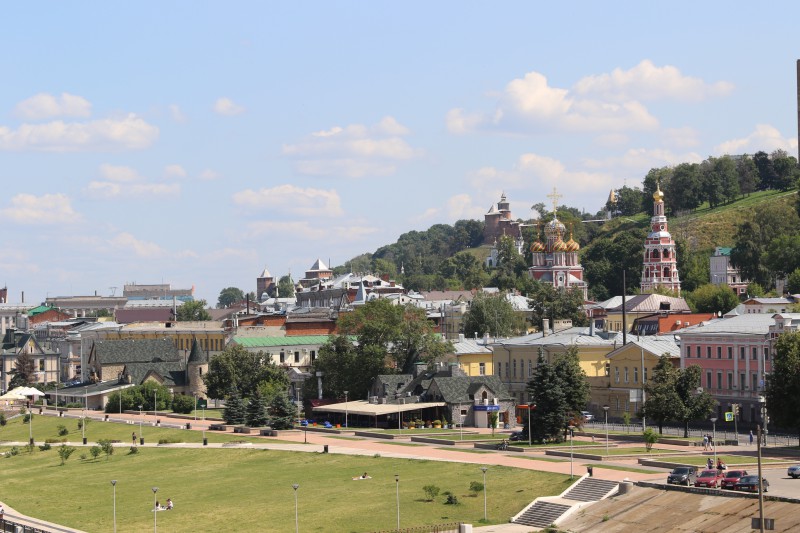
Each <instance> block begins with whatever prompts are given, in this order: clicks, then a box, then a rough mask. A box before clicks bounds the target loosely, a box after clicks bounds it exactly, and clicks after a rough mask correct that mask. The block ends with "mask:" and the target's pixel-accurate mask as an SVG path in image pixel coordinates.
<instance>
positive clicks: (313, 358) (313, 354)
mask: <svg viewBox="0 0 800 533" xmlns="http://www.w3.org/2000/svg"><path fill="white" fill-rule="evenodd" d="M316 360H317V351H316V350H311V361H312V362H313V361H316Z"/></svg>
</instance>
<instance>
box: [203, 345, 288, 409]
mask: <svg viewBox="0 0 800 533" xmlns="http://www.w3.org/2000/svg"><path fill="white" fill-rule="evenodd" d="M203 381H204V382H205V384H206V391H207V394H208V396H209V397H210V398H224V397H225V396H226V395H227V394H228V393H229V391H230V389H231V387H235V388H236V389H237V390H238V391H239V394H241V395H242V396H243V397H245V398H249V397H251V396H252V395H253V393H254V392H255V390H256V389H260V391H261V393H262V394H263V393H265V392H266V389H268V388H271V389H273V390H276V391H277V390H283V391H286V390H287V389H288V387H289V381H288V377H287V376H286V372H285V371H284V370H283V369H282V368H280V367H279V366H278V365H276V364H275V363H274V362H273V361H272V359H271V358H270V357H269V356H267V354H265V353H264V352H262V351H258V352H251V351H249V350H247V349H246V348H244V347H243V346H241V345H239V344H232V345H229V346H228V347H227V348H225V350H223V351H222V352H221V353H219V354H217V355H215V356H214V357H212V358H211V361H210V362H209V365H208V372H206V373H205V375H203Z"/></svg>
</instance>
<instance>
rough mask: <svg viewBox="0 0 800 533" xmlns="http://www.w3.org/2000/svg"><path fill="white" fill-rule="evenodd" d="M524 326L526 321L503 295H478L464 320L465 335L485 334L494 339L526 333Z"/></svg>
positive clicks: (481, 335)
mask: <svg viewBox="0 0 800 533" xmlns="http://www.w3.org/2000/svg"><path fill="white" fill-rule="evenodd" d="M524 326H525V324H524V319H523V318H522V317H521V316H520V315H518V314H517V312H516V311H515V310H514V306H513V305H512V304H511V302H510V301H509V300H508V299H507V298H506V297H505V295H502V294H501V295H496V296H495V295H489V294H485V293H483V292H479V293H477V294H476V295H475V297H474V298H473V299H472V302H471V303H470V306H469V311H467V313H466V314H465V315H464V319H463V328H464V333H465V334H466V333H476V334H477V335H478V336H479V337H483V335H484V334H485V333H488V334H489V335H491V336H492V337H510V336H511V335H512V334H519V333H521V332H522V331H524V329H525V327H524Z"/></svg>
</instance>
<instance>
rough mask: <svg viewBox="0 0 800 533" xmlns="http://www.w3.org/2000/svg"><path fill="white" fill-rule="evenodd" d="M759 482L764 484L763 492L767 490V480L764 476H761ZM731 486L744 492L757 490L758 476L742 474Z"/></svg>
mask: <svg viewBox="0 0 800 533" xmlns="http://www.w3.org/2000/svg"><path fill="white" fill-rule="evenodd" d="M761 483H762V484H763V485H764V492H768V491H769V481H767V480H766V478H761ZM733 488H734V490H741V491H744V492H758V476H744V477H743V478H741V479H740V480H739V481H737V482H736V485H734V486H733Z"/></svg>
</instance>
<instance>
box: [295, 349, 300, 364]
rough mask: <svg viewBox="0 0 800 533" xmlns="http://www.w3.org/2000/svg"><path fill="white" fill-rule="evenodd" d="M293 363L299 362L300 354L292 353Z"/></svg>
mask: <svg viewBox="0 0 800 533" xmlns="http://www.w3.org/2000/svg"><path fill="white" fill-rule="evenodd" d="M294 362H295V363H299V362H300V352H294Z"/></svg>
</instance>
